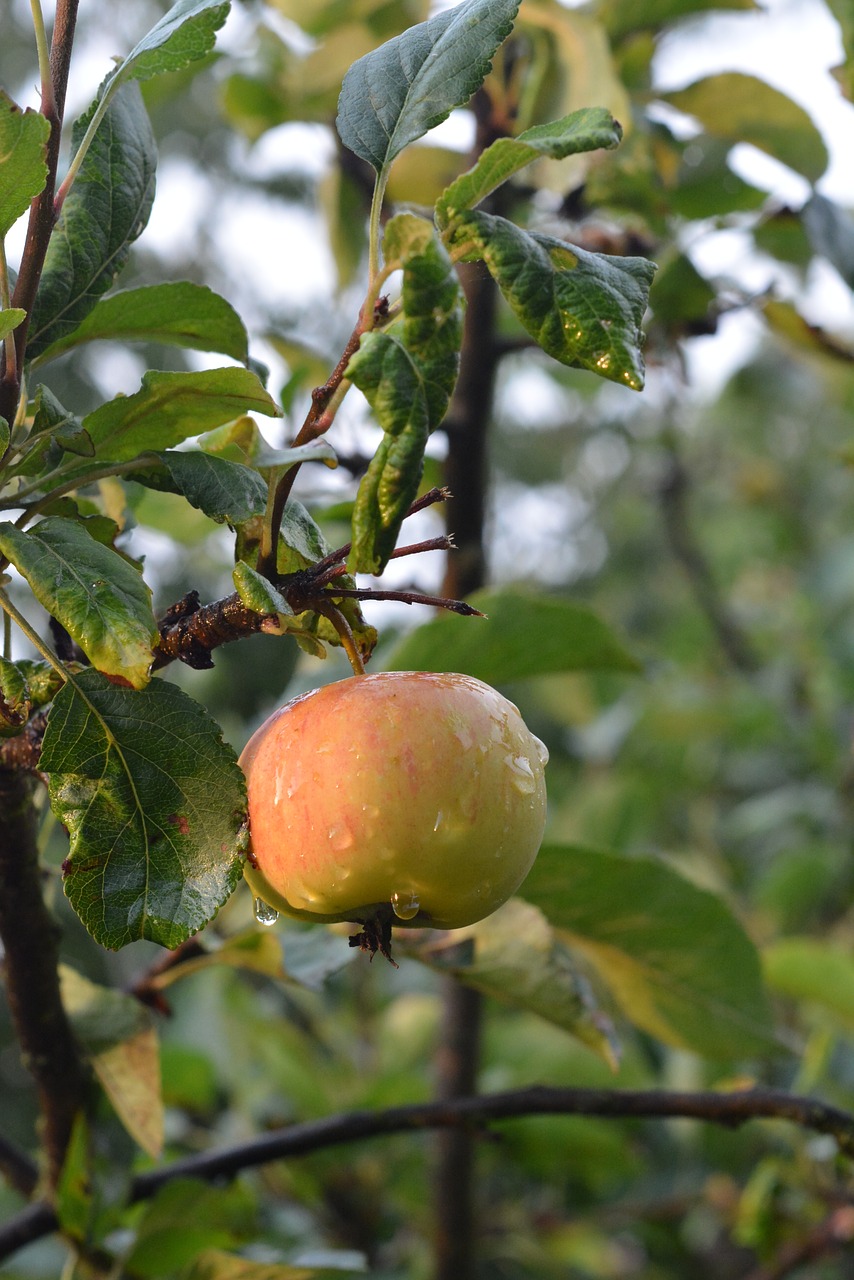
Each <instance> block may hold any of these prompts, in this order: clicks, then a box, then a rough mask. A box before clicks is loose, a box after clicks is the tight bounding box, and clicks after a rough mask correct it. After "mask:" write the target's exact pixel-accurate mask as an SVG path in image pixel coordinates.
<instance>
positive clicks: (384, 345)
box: [347, 333, 430, 573]
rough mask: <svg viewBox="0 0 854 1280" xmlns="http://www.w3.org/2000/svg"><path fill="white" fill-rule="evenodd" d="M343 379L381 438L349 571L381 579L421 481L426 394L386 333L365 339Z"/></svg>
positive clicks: (363, 488) (363, 491)
mask: <svg viewBox="0 0 854 1280" xmlns="http://www.w3.org/2000/svg"><path fill="white" fill-rule="evenodd" d="M347 374H348V377H350V378H351V379H352V381H353V382H354V383H355V385H356V386H357V387H358V388H359V390H360V391H361V392H363V394H364V396H365V398H366V399H367V401H368V404H369V405H370V406H371V408H372V409H373V411H374V415H375V417H376V419H377V421H378V422H379V424H380V426H381V427H382V429H383V432H384V435H383V438H382V440H381V442H380V444H379V447H378V448H377V451H376V453H375V454H374V456H373V458H372V459H371V463H370V466H369V467H368V470H367V472H366V473H365V475H364V476H363V478H362V481H361V483H360V484H359V492H358V494H357V496H356V504H355V507H354V509H353V549H352V551H351V552H350V557H349V560H348V568H349V569H350V571H351V572H352V573H382V570H383V568H384V566H385V564H386V562H387V561H388V558H389V556H390V555H391V553H392V551H394V547H395V543H396V542H397V535H398V531H399V529H400V526H401V524H402V522H403V518H404V516H405V515H406V512H407V510H408V508H409V506H410V504H411V502H412V499H413V497H414V496H415V494H416V493H417V492H418V485H419V483H420V480H421V471H422V468H423V465H424V449H425V447H426V445H427V438H428V436H429V434H430V414H429V408H428V403H427V389H426V387H425V385H424V379H423V377H422V375H421V371H420V369H419V368H418V366H417V364H416V363H415V361H414V360H413V358H412V356H411V355H410V354H409V352H408V351H407V350H406V348H405V347H404V346H403V345H402V343H401V342H399V341H398V340H397V339H396V338H394V337H392V335H391V334H388V333H368V334H366V335H365V336H364V337H363V338H362V345H361V346H360V348H359V350H358V351H357V353H356V355H355V356H354V357H353V359H352V360H351V361H350V364H349V365H348V368H347Z"/></svg>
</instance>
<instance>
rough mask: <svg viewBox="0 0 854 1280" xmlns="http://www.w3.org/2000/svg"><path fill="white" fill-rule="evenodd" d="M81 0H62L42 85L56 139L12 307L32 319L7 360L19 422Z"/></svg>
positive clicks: (0, 385) (8, 398) (8, 388)
mask: <svg viewBox="0 0 854 1280" xmlns="http://www.w3.org/2000/svg"><path fill="white" fill-rule="evenodd" d="M78 4H79V0H57V5H56V19H55V22H54V27H53V38H52V40H51V46H50V83H49V84H43V85H42V103H41V109H42V114H43V115H44V116H45V117H46V118H47V119H48V120H49V121H50V137H49V138H48V143H47V157H46V159H47V182H46V183H45V188H44V190H43V191H42V193H41V195H39V196H37V197H36V199H35V200H34V201H33V203H32V205H31V206H30V219H29V223H28V224H27V238H26V242H25V244H24V252H23V254H22V256H21V267H20V271H19V272H18V279H17V282H16V284H15V291H14V294H13V295H12V306H13V307H22V308H23V309H24V311H26V313H27V318H26V319H25V320H24V321H23V323H22V324H19V325H18V327H17V329H16V330H15V350H16V365H15V368H14V369H11V368H10V369H9V370H6V368H5V362H4V369H3V373H2V376H0V416H2V417H4V418H5V419H6V420H7V422H10V423H11V422H14V420H15V414H16V412H17V407H18V396H19V395H20V388H21V370H22V369H23V365H24V353H25V351H26V345H27V332H28V329H29V323H30V313H31V312H32V309H33V303H34V302H35V298H36V292H37V290H38V287H39V280H40V279H41V273H42V267H43V266H44V260H45V255H46V253H47V247H48V244H49V242H50V237H51V233H52V231H53V228H54V226H55V225H56V216H57V215H56V210H55V207H54V193H55V190H56V175H57V170H58V167H59V144H60V138H61V135H62V117H63V112H64V110H65V93H66V90H67V88H68V68H69V66H70V63H71V49H72V46H73V44H74V28H75V26H76V25H77V7H78ZM7 375H8V376H7Z"/></svg>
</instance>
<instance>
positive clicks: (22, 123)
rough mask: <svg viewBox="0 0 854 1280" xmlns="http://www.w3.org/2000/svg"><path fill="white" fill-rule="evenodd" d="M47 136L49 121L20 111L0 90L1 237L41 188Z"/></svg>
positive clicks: (3, 237)
mask: <svg viewBox="0 0 854 1280" xmlns="http://www.w3.org/2000/svg"><path fill="white" fill-rule="evenodd" d="M49 137H50V122H49V121H48V120H47V119H46V118H45V117H44V116H43V115H41V113H40V112H38V111H32V110H30V109H29V108H27V110H26V111H22V110H21V108H20V107H19V106H18V105H17V103H15V102H13V101H12V99H11V98H10V97H9V96H8V94H6V93H4V92H3V90H2V89H0V240H4V239H5V238H6V235H7V233H8V232H9V231H10V230H11V228H12V227H13V226H14V225H15V223H16V222H17V221H18V219H19V218H20V217H21V215H22V214H23V213H26V211H27V209H28V208H29V205H30V201H31V200H34V199H35V197H36V196H37V195H39V193H40V192H41V191H42V190H43V189H44V184H45V182H46V181H47V163H46V161H45V154H46V151H47V140H48V138H49Z"/></svg>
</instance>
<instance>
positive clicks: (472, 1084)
mask: <svg viewBox="0 0 854 1280" xmlns="http://www.w3.org/2000/svg"><path fill="white" fill-rule="evenodd" d="M472 105H473V108H474V111H475V116H476V119H477V136H476V142H475V148H474V153H475V157H476V156H477V155H478V154H480V152H481V151H483V150H484V149H485V148H486V147H487V146H489V145H490V143H491V142H493V141H494V140H495V137H496V136H498V131H497V130H496V129H495V127H494V121H493V117H492V103H491V100H490V98H489V96H488V95H487V94H486V92H485V91H484V90H480V92H479V93H478V94H476V96H475V99H474V102H473V104H472ZM459 270H460V279H461V283H462V286H463V289H464V291H465V294H466V304H467V305H466V317H465V328H464V330H463V343H462V350H461V353H460V375H459V378H458V380H457V385H456V388H455V391H454V396H453V399H452V401H451V406H450V410H449V413H448V419H447V423H446V427H447V435H448V455H447V460H446V463H445V476H444V479H445V484H446V485H447V487H448V488H449V489H450V491H451V495H452V496H451V498H450V499H449V501H448V503H447V506H446V513H447V523H448V528H449V529H451V530H453V534H454V540H455V543H456V550H455V551H452V552H451V554H450V556H449V558H448V563H447V569H446V572H445V580H444V583H443V586H442V594H443V595H450V596H453V597H454V598H455V599H461V598H463V597H465V596H467V595H469V594H470V593H471V592H472V591H475V590H476V589H477V588H478V587H481V586H483V585H484V582H485V580H486V553H485V547H484V520H485V515H486V493H487V439H488V433H489V424H490V420H491V416H492V401H493V395H494V390H495V375H496V371H497V368H498V361H499V358H500V355H499V350H498V347H497V344H496V341H495V322H496V311H497V304H498V291H497V288H496V285H495V282H494V281H493V279H492V277H491V276H490V274H489V272H488V271H487V269H486V267H485V265H484V264H483V263H479V262H477V263H465V264H462V265H461V266H460V268H459ZM443 1003H444V1017H443V1025H442V1036H441V1041H440V1044H439V1046H438V1050H437V1054H436V1096H437V1098H439V1099H440V1100H441V1101H443V1102H444V1101H450V1100H453V1099H455V1098H464V1097H469V1096H471V1095H472V1094H474V1093H475V1092H476V1087H477V1073H478V1067H479V1064H480V1041H481V1023H482V1014H483V1002H482V997H481V996H480V995H479V993H478V992H476V991H472V990H471V988H469V987H463V986H461V985H460V984H459V983H458V982H455V981H454V980H453V979H451V978H448V979H446V980H445V984H444V996H443ZM475 1155H476V1151H475V1141H474V1138H473V1137H472V1135H471V1134H470V1133H469V1132H468V1131H466V1130H465V1129H454V1130H448V1131H447V1132H443V1133H442V1134H440V1136H439V1138H438V1140H437V1160H436V1174H435V1185H434V1205H435V1213H436V1254H435V1262H436V1269H435V1280H473V1277H474V1274H475V1267H476V1250H475V1243H476V1235H477V1230H476V1205H475V1177H474V1164H475Z"/></svg>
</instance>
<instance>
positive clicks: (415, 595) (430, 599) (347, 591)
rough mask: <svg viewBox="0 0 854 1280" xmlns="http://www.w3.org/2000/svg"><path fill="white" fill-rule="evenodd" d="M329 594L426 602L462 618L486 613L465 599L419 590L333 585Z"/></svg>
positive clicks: (353, 598) (480, 615) (418, 602)
mask: <svg viewBox="0 0 854 1280" xmlns="http://www.w3.org/2000/svg"><path fill="white" fill-rule="evenodd" d="M330 594H331V595H334V596H336V597H338V596H346V597H347V598H348V599H350V600H399V601H400V602H401V603H402V604H426V605H430V606H431V607H432V608H434V609H449V610H450V612H451V613H459V614H461V615H462V616H463V617H464V618H485V617H486V614H485V613H481V611H480V609H475V608H474V606H473V605H470V604H466V602H465V600H449V599H448V598H447V597H446V596H428V595H424V594H423V593H422V592H421V591H406V590H401V591H381V590H378V589H375V588H374V587H348V588H345V587H337V586H336V587H333V588H332V590H331V592H330Z"/></svg>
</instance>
